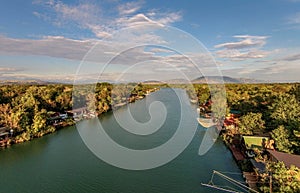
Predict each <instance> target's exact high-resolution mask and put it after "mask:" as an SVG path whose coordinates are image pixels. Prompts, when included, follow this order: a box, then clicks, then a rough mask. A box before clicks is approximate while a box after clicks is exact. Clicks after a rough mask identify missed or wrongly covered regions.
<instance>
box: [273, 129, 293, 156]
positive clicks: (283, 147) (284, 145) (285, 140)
mask: <svg viewBox="0 0 300 193" xmlns="http://www.w3.org/2000/svg"><path fill="white" fill-rule="evenodd" d="M290 135H291V133H290V132H289V130H288V129H286V128H285V127H284V126H283V125H280V126H279V127H278V128H276V129H274V130H273V131H272V132H271V136H272V138H273V139H274V140H275V145H276V148H277V149H278V150H279V151H283V152H287V153H292V152H293V150H292V144H291V142H290V140H289V138H290Z"/></svg>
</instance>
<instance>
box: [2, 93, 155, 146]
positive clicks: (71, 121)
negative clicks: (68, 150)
mask: <svg viewBox="0 0 300 193" xmlns="http://www.w3.org/2000/svg"><path fill="white" fill-rule="evenodd" d="M157 90H159V89H157V88H155V89H150V90H147V91H146V93H145V94H143V95H138V96H135V97H131V98H128V99H127V101H125V102H121V103H118V104H115V105H113V106H111V107H110V109H108V110H107V111H106V112H102V113H93V115H94V116H82V117H81V118H80V120H76V118H74V117H71V118H68V119H65V121H61V122H59V123H58V124H56V125H54V124H52V125H47V127H49V128H52V129H49V130H48V131H46V132H43V133H40V134H38V135H37V136H34V137H31V138H26V137H27V136H25V134H26V133H25V132H23V133H22V134H19V135H17V136H13V137H8V138H6V139H3V140H2V141H0V150H5V149H7V148H9V147H11V146H12V145H17V144H21V143H24V142H29V141H32V140H34V139H37V138H42V137H43V136H46V135H49V134H52V133H55V132H57V131H59V130H62V129H64V128H66V127H69V126H73V125H76V122H79V121H82V120H87V119H93V118H99V117H100V116H101V115H103V114H105V113H108V112H110V111H112V110H116V109H118V108H121V107H124V106H126V105H128V104H130V103H134V102H135V101H138V100H142V99H144V98H145V97H146V96H148V95H149V94H150V93H152V92H156V91H157Z"/></svg>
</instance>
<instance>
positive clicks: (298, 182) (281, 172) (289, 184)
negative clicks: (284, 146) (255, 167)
mask: <svg viewBox="0 0 300 193" xmlns="http://www.w3.org/2000/svg"><path fill="white" fill-rule="evenodd" d="M266 168H267V173H266V174H265V175H263V179H262V182H263V185H262V186H261V191H262V192H270V184H269V183H270V177H272V192H274V193H281V192H285V193H295V192H300V169H299V168H297V167H295V166H291V167H290V168H286V167H285V165H284V163H283V162H272V163H268V164H267V167H266Z"/></svg>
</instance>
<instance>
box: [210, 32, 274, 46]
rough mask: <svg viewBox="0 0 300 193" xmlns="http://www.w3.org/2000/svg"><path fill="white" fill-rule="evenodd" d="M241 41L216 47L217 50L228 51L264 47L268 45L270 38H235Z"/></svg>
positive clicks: (238, 36) (243, 36)
mask: <svg viewBox="0 0 300 193" xmlns="http://www.w3.org/2000/svg"><path fill="white" fill-rule="evenodd" d="M233 37H234V38H237V39H238V40H239V41H236V42H227V43H223V44H218V45H215V48H226V49H244V48H252V47H257V46H260V47H261V46H263V45H265V43H266V39H267V38H268V36H249V35H236V36H233Z"/></svg>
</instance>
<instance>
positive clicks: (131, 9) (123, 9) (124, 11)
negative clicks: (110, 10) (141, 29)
mask: <svg viewBox="0 0 300 193" xmlns="http://www.w3.org/2000/svg"><path fill="white" fill-rule="evenodd" d="M142 4H143V2H142V1H136V2H135V1H132V2H127V3H125V4H121V5H119V6H118V11H119V14H120V15H128V14H133V13H136V12H137V11H138V10H139V9H140V8H141V7H142Z"/></svg>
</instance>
